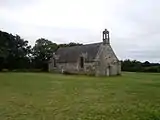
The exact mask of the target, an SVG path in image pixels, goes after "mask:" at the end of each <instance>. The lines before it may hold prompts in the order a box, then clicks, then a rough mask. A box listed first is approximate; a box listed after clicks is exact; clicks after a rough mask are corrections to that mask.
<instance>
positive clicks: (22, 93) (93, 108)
mask: <svg viewBox="0 0 160 120" xmlns="http://www.w3.org/2000/svg"><path fill="white" fill-rule="evenodd" d="M0 120H160V74H147V73H146V74H145V73H123V75H122V76H119V77H106V78H105V77H87V76H65V75H54V74H47V73H0Z"/></svg>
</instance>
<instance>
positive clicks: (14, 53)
mask: <svg viewBox="0 0 160 120" xmlns="http://www.w3.org/2000/svg"><path fill="white" fill-rule="evenodd" d="M30 48H31V47H30V46H29V45H28V41H26V40H24V39H22V38H21V37H20V36H18V35H15V36H14V35H12V34H9V33H7V32H2V31H0V70H1V69H3V68H7V69H17V68H20V69H22V68H26V67H27V66H28V64H29V61H28V60H29V58H28V54H29V51H30Z"/></svg>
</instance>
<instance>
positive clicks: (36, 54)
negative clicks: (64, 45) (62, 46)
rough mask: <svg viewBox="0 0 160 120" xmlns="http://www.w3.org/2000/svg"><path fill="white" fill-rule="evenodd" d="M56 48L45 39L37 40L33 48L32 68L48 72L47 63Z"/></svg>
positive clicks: (54, 44)
mask: <svg viewBox="0 0 160 120" xmlns="http://www.w3.org/2000/svg"><path fill="white" fill-rule="evenodd" d="M57 48H58V46H57V44H56V43H52V42H51V41H49V40H47V39H45V38H40V39H38V40H37V41H36V43H35V46H34V47H33V59H34V60H33V62H34V66H35V67H36V68H39V69H43V70H45V71H46V70H48V61H49V59H50V58H51V57H52V55H53V53H54V52H55V51H56V50H57Z"/></svg>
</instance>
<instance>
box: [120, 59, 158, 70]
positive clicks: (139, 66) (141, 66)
mask: <svg viewBox="0 0 160 120" xmlns="http://www.w3.org/2000/svg"><path fill="white" fill-rule="evenodd" d="M121 65H122V71H128V72H160V64H159V63H150V62H149V61H145V62H140V61H137V60H129V59H128V60H124V61H121Z"/></svg>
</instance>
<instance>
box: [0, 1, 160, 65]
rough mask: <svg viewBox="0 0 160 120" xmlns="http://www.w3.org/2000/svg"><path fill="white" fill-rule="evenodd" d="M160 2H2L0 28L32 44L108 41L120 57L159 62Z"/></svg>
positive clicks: (0, 4)
mask: <svg viewBox="0 0 160 120" xmlns="http://www.w3.org/2000/svg"><path fill="white" fill-rule="evenodd" d="M159 11H160V0H0V30H2V31H6V32H9V33H12V34H18V35H20V36H21V37H22V38H24V39H26V40H28V41H29V43H30V44H31V45H32V46H33V45H34V43H35V41H36V40H37V39H38V38H46V39H48V40H51V41H53V42H56V43H69V42H78V43H83V44H88V43H96V42H101V41H102V31H103V30H104V29H105V28H107V29H108V30H109V31H110V37H111V38H110V43H111V46H112V47H113V50H114V52H115V53H116V54H117V56H118V58H119V59H121V60H124V59H136V60H140V61H146V60H148V61H151V62H160V54H159V53H160V15H159V13H158V12H159Z"/></svg>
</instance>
